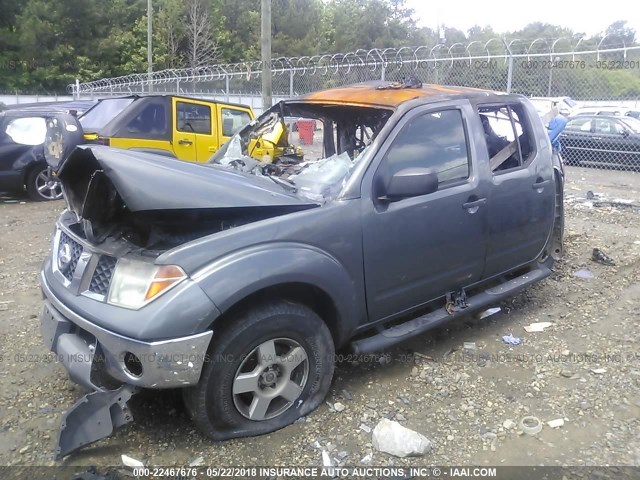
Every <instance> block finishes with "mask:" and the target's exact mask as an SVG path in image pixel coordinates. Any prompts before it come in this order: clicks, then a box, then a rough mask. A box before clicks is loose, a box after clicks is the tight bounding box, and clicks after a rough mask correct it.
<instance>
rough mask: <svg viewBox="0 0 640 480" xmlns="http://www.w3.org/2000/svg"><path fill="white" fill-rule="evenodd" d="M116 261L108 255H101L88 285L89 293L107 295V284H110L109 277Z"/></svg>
mask: <svg viewBox="0 0 640 480" xmlns="http://www.w3.org/2000/svg"><path fill="white" fill-rule="evenodd" d="M117 261H118V259H117V258H115V257H110V256H109V255H102V256H101V257H100V260H98V264H97V265H96V269H95V270H94V272H93V276H92V277H91V283H90V284H89V291H90V292H92V293H96V294H98V295H107V292H108V291H109V283H111V277H112V275H113V270H114V269H115V268H116V262H117Z"/></svg>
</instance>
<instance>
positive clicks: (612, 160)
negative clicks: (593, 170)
mask: <svg viewBox="0 0 640 480" xmlns="http://www.w3.org/2000/svg"><path fill="white" fill-rule="evenodd" d="M560 143H561V145H562V155H563V158H564V160H565V162H566V163H567V164H568V165H578V166H596V167H605V168H622V169H629V170H640V120H638V119H636V118H633V117H628V116H613V115H611V116H604V115H599V114H597V115H578V116H576V117H573V118H571V119H570V120H569V123H568V124H567V126H566V128H565V130H564V132H562V134H561V135H560Z"/></svg>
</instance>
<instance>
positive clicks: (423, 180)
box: [382, 167, 438, 202]
mask: <svg viewBox="0 0 640 480" xmlns="http://www.w3.org/2000/svg"><path fill="white" fill-rule="evenodd" d="M437 190H438V174H437V173H436V172H434V171H433V170H430V169H428V168H420V167H417V168H405V169H404V170H400V171H399V172H396V173H394V174H393V176H392V177H391V178H390V179H389V182H388V183H387V186H386V189H385V192H384V195H383V197H382V199H385V200H387V201H392V202H394V201H397V200H402V199H403V198H410V197H418V196H420V195H427V194H429V193H433V192H435V191H437Z"/></svg>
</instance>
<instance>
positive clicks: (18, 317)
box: [0, 168, 640, 465]
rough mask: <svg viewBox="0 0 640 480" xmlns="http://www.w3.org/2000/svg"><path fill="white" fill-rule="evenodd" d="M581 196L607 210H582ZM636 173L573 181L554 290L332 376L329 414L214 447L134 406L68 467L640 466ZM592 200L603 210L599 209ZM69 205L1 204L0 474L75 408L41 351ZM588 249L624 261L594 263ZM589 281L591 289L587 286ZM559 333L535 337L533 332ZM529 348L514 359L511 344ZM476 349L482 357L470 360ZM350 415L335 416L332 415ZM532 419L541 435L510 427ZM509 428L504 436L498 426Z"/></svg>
mask: <svg viewBox="0 0 640 480" xmlns="http://www.w3.org/2000/svg"><path fill="white" fill-rule="evenodd" d="M587 191H592V192H594V193H596V194H599V195H600V198H596V199H593V200H587V198H586V194H587ZM603 199H605V200H614V199H626V200H631V201H634V202H640V174H637V173H636V174H633V173H624V172H608V171H597V170H590V169H580V168H570V169H569V170H568V185H567V189H566V202H567V207H566V223H567V229H566V233H565V239H566V241H565V245H566V255H565V258H564V260H563V261H561V262H560V263H559V264H556V268H555V273H554V274H553V276H552V277H551V278H549V279H547V280H545V281H543V282H542V283H540V284H538V285H536V286H534V287H532V288H530V289H528V290H527V291H525V292H524V293H522V294H521V295H519V296H518V297H517V298H515V299H513V301H509V302H507V303H503V304H502V305H501V307H502V311H501V312H500V313H498V314H495V315H493V316H489V317H487V318H484V319H478V318H469V319H467V320H464V321H459V322H456V323H455V324H453V325H449V326H448V327H447V328H442V329H439V330H437V331H434V332H432V333H430V334H427V335H423V336H421V337H419V338H416V339H414V340H412V341H411V342H408V343H406V344H403V345H402V346H400V347H398V348H396V349H394V350H392V351H389V352H387V354H386V355H381V356H371V357H366V358H364V359H361V361H359V362H354V361H350V359H349V358H348V357H347V356H345V361H343V362H341V363H340V364H339V365H338V368H337V371H336V376H335V379H334V383H333V388H332V390H331V393H330V394H329V396H328V397H327V404H325V405H323V406H322V407H321V408H320V409H318V410H317V411H316V412H314V413H313V414H311V415H309V416H308V417H307V418H306V419H305V421H304V422H300V423H297V424H294V425H292V426H289V427H288V428H285V429H283V430H281V431H279V432H276V433H274V434H271V435H267V436H263V437H259V438H249V439H243V440H234V441H229V442H224V443H221V444H214V443H211V442H210V441H208V440H207V439H205V438H204V437H202V436H201V435H200V434H199V433H197V432H196V431H195V430H194V428H193V427H192V425H191V423H190V422H189V420H188V418H187V417H186V414H185V411H184V409H183V407H182V404H181V400H180V396H179V395H177V394H176V392H161V393H158V392H145V393H143V394H141V395H138V396H137V397H134V401H133V411H134V415H135V416H136V422H134V424H132V425H131V426H128V427H126V428H125V429H123V430H121V431H119V432H117V433H116V434H115V435H113V436H112V437H111V438H109V439H107V440H104V441H102V442H100V443H98V444H96V445H95V446H93V447H90V448H87V449H85V450H83V451H81V452H79V453H76V454H74V455H72V456H71V457H69V458H68V459H67V460H66V461H65V462H64V463H65V464H73V465H120V464H121V461H120V454H122V453H124V454H127V455H130V456H131V457H134V458H137V459H140V460H143V461H145V463H147V464H149V465H175V464H179V465H184V464H188V463H189V462H191V461H192V460H193V459H194V458H197V457H200V456H202V457H203V459H204V463H205V464H207V465H274V464H277V465H321V464H322V463H321V462H322V460H321V451H322V449H326V450H327V451H328V452H330V454H331V456H332V457H334V458H335V459H337V460H340V461H341V462H342V463H341V465H360V464H361V461H362V459H363V457H365V455H367V454H368V453H371V452H373V460H372V464H373V465H422V464H427V465H448V464H476V465H477V464H479V465H483V464H486V465H540V464H544V465H603V464H610V465H624V464H627V465H640V395H639V393H640V353H639V352H638V350H637V342H638V338H640V321H639V320H640V212H639V211H638V210H637V209H634V208H632V207H630V206H624V205H621V204H617V205H613V206H611V205H606V204H605V205H601V206H598V205H600V204H598V203H597V202H598V201H599V200H603ZM594 202H596V203H594ZM62 208H63V203H62V202H55V203H49V204H38V203H30V202H27V201H22V200H20V199H18V200H17V201H14V200H10V199H6V198H5V199H0V228H1V232H2V235H1V237H0V280H1V287H0V361H1V365H2V366H1V368H0V416H1V420H2V421H1V424H0V432H1V436H0V465H16V464H20V465H53V464H54V462H53V461H52V449H53V443H54V439H55V437H56V433H57V429H58V425H59V421H60V416H61V415H62V413H63V412H64V411H65V410H66V409H67V408H68V407H69V406H70V405H72V404H73V403H74V402H75V401H76V400H77V399H78V398H80V397H81V395H82V391H81V389H80V388H79V387H77V386H74V385H73V384H72V383H71V382H70V381H69V380H68V378H67V375H66V373H65V371H64V369H63V367H62V366H61V365H59V364H57V363H55V362H53V361H52V357H51V356H49V355H48V352H47V351H46V350H45V348H44V347H43V346H42V342H41V339H40V333H39V320H38V314H39V310H40V292H39V287H38V270H39V267H40V263H41V261H42V259H43V258H44V256H45V255H46V254H47V252H48V250H49V239H50V235H51V232H52V229H53V224H54V221H55V218H56V215H57V214H58V213H59V212H60V210H61V209H62ZM594 247H598V248H601V249H602V250H604V251H605V252H606V253H607V254H609V255H610V256H611V257H613V258H614V259H615V261H616V266H604V265H601V264H598V263H595V262H593V261H591V259H590V257H591V252H592V249H593V248H594ZM582 268H585V269H587V270H588V271H589V272H591V273H592V274H593V278H589V279H585V278H579V277H576V276H575V275H574V273H575V272H576V271H578V270H580V269H582ZM544 321H549V322H552V323H553V324H552V325H551V326H550V327H548V328H546V329H545V330H544V331H543V332H539V333H527V332H525V330H524V326H526V325H529V324H530V323H532V322H544ZM509 333H512V334H513V335H514V336H516V337H520V338H521V339H522V340H523V344H522V345H519V346H509V345H507V344H505V343H504V342H503V340H502V336H503V335H506V334H509ZM464 342H474V343H475V346H476V350H466V351H465V350H464V349H463V343H464ZM335 402H340V403H341V404H342V405H343V406H344V407H345V408H344V410H342V409H341V408H339V409H340V410H342V411H340V412H336V411H335V410H334V409H333V408H332V405H333V404H334V403H335ZM525 415H535V416H537V417H539V418H540V419H541V420H542V421H544V422H546V421H549V420H554V419H560V418H562V419H564V426H562V427H560V428H557V429H552V428H550V427H549V426H547V425H545V426H544V428H543V430H542V431H541V432H540V433H539V434H538V435H536V436H529V435H523V434H522V432H520V431H519V427H517V426H516V427H512V425H511V422H510V421H513V422H514V423H517V422H519V421H520V419H521V418H522V417H523V416H525ZM383 416H384V417H389V418H391V417H393V418H395V420H397V421H399V422H400V423H402V424H404V425H405V426H408V427H410V428H412V429H414V430H417V431H419V432H421V433H423V434H424V435H426V436H427V437H428V438H430V439H431V440H432V441H433V445H434V447H433V450H432V451H431V452H430V453H428V454H427V455H426V456H424V457H421V458H413V459H398V458H393V457H390V456H388V455H385V454H382V453H379V452H376V451H374V450H373V448H372V444H371V433H367V430H368V428H373V427H374V426H375V425H376V423H377V422H378V421H379V419H380V418H382V417H383ZM505 427H507V428H505Z"/></svg>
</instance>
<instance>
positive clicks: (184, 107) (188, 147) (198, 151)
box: [173, 98, 215, 162]
mask: <svg viewBox="0 0 640 480" xmlns="http://www.w3.org/2000/svg"><path fill="white" fill-rule="evenodd" d="M173 103H174V109H173V111H174V112H175V115H174V122H175V123H174V125H175V130H174V151H175V153H176V156H177V157H178V158H179V159H181V160H190V161H197V162H206V161H207V160H208V159H209V157H210V156H211V154H210V153H209V151H210V148H211V147H212V146H213V145H215V132H214V130H213V122H212V114H214V113H215V110H214V111H212V105H211V104H209V103H206V102H198V101H194V100H188V99H184V98H174V99H173Z"/></svg>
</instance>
